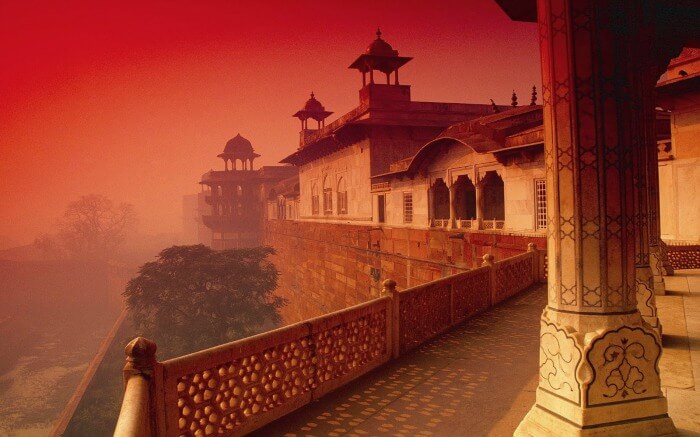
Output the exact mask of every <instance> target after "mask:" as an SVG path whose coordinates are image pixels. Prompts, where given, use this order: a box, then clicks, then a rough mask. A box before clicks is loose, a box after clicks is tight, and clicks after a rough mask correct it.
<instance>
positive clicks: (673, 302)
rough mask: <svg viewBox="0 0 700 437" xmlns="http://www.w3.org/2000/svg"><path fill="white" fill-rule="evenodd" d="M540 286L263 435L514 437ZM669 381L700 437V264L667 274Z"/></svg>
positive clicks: (532, 358)
mask: <svg viewBox="0 0 700 437" xmlns="http://www.w3.org/2000/svg"><path fill="white" fill-rule="evenodd" d="M545 287H546V286H545V285H544V284H543V285H539V286H537V287H535V288H532V289H530V290H528V291H525V292H524V293H522V294H520V295H519V296H516V297H515V298H512V299H510V300H508V301H507V302H505V303H504V304H502V305H500V306H498V307H496V308H494V309H492V310H490V311H488V312H486V313H484V314H482V315H480V316H477V317H474V318H473V319H470V320H468V321H467V322H466V323H465V324H463V325H461V326H459V327H457V328H455V329H453V330H452V331H449V332H448V333H446V334H444V335H442V336H440V337H438V338H437V339H435V340H434V341H431V342H428V343H426V344H425V345H423V346H421V347H420V348H418V349H417V350H415V351H413V352H411V353H408V354H406V355H404V356H401V357H400V358H399V359H398V360H395V361H392V362H390V363H388V364H387V365H385V366H383V367H381V368H379V369H377V370H375V371H373V372H371V373H369V374H368V375H366V376H364V377H362V378H360V379H359V380H358V381H355V382H352V383H350V384H349V386H347V387H344V388H341V389H339V390H337V391H335V392H333V393H330V394H328V395H326V396H325V397H323V398H321V399H320V400H319V401H317V402H314V403H312V404H309V405H307V406H306V407H303V408H302V409H300V410H298V411H297V412H295V413H292V414H290V415H288V416H286V417H284V418H282V419H279V420H278V421H276V422H273V423H271V424H270V425H268V426H267V427H265V428H262V429H260V430H258V431H257V432H255V433H254V434H253V435H256V436H289V437H292V436H377V435H398V436H401V435H404V436H456V435H469V436H481V435H490V436H507V435H512V434H513V431H514V430H515V428H516V427H517V425H518V424H519V423H520V420H521V419H522V418H523V417H524V416H525V414H526V413H527V411H528V410H529V409H530V407H531V406H532V405H533V404H534V401H535V389H536V387H537V367H538V362H537V361H538V355H539V352H538V348H539V317H540V314H541V312H542V309H543V308H544V306H545V303H546V291H545ZM666 287H667V290H668V294H667V295H666V296H657V299H658V301H657V305H658V308H659V315H660V318H661V321H662V323H663V327H664V340H663V342H664V355H663V356H662V359H661V364H660V367H661V375H662V385H663V386H664V391H665V393H666V395H667V397H668V401H669V413H670V415H671V417H672V418H673V419H674V421H675V424H676V426H677V427H678V429H679V430H680V431H681V435H689V436H700V391H696V389H697V388H700V270H681V271H678V272H676V275H675V276H673V277H667V278H666Z"/></svg>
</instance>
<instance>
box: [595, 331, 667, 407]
mask: <svg viewBox="0 0 700 437" xmlns="http://www.w3.org/2000/svg"><path fill="white" fill-rule="evenodd" d="M660 354H661V345H660V344H659V341H658V339H657V337H656V336H655V335H654V333H653V332H652V331H647V330H645V329H644V328H642V327H635V328H630V327H626V326H623V327H621V328H619V329H617V330H615V331H608V332H607V333H606V334H605V335H603V336H602V337H599V338H597V339H596V340H595V341H594V342H593V343H592V344H591V348H590V350H589V351H588V361H589V363H590V365H591V368H592V370H593V380H592V381H591V383H590V385H589V387H588V405H597V404H604V403H610V402H619V401H624V400H630V399H643V398H648V397H655V396H660V394H661V393H660V382H659V369H658V361H659V357H660Z"/></svg>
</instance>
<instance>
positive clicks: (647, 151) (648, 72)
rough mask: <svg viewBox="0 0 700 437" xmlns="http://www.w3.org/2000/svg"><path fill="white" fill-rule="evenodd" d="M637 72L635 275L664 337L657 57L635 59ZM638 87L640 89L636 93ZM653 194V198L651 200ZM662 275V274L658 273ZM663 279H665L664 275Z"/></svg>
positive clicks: (641, 304)
mask: <svg viewBox="0 0 700 437" xmlns="http://www.w3.org/2000/svg"><path fill="white" fill-rule="evenodd" d="M635 62H636V65H637V68H638V71H637V74H636V75H635V77H631V78H628V81H629V82H628V86H629V87H630V89H631V90H632V91H633V92H632V93H630V94H631V95H630V96H629V97H628V101H629V102H630V104H631V106H633V107H634V108H635V109H636V111H638V112H639V115H637V116H635V117H629V120H630V121H629V123H628V124H629V126H630V128H631V129H634V130H636V131H637V132H638V138H635V139H634V140H633V142H632V146H633V147H636V148H638V149H639V153H635V154H633V155H632V168H633V177H634V225H635V228H636V229H635V231H636V234H635V276H636V287H637V292H636V296H637V308H638V309H639V312H640V314H641V315H642V318H643V319H644V321H645V322H647V323H648V324H649V325H650V326H651V327H652V328H653V329H654V330H655V331H656V332H657V334H658V335H659V337H661V325H660V323H659V318H658V314H657V309H656V297H655V293H654V275H653V272H652V269H651V266H650V261H651V256H650V255H651V250H652V244H653V245H655V246H656V247H658V235H659V234H658V233H659V232H660V228H659V227H658V220H657V215H655V214H654V213H653V210H652V203H658V188H657V184H653V182H652V180H651V179H652V176H653V177H655V178H657V179H658V174H657V172H658V170H657V172H653V174H652V168H651V167H652V165H654V166H656V165H658V160H657V158H656V156H657V148H656V130H655V126H654V124H655V119H656V114H655V109H654V108H655V106H656V105H655V99H654V93H653V92H651V91H649V90H653V89H654V86H655V84H656V79H657V78H658V74H657V66H656V59H655V58H653V57H650V56H645V57H643V58H640V59H637V60H635ZM634 90H636V91H637V92H634ZM652 196H653V199H652ZM659 278H660V276H659ZM661 280H662V281H663V278H661Z"/></svg>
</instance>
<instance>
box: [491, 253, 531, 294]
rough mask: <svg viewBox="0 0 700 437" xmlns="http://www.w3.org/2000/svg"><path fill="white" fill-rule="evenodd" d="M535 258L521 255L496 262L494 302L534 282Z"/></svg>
mask: <svg viewBox="0 0 700 437" xmlns="http://www.w3.org/2000/svg"><path fill="white" fill-rule="evenodd" d="M532 260H533V258H532V257H531V256H529V254H528V256H523V255H521V256H519V257H514V258H511V259H508V260H505V261H500V262H497V263H496V264H495V266H494V267H495V268H496V290H495V291H496V292H495V296H494V303H498V302H501V301H502V300H505V299H507V298H509V297H511V296H513V295H515V294H517V293H518V292H520V291H522V290H524V289H525V288H527V287H529V286H530V285H531V284H532V283H533V265H532Z"/></svg>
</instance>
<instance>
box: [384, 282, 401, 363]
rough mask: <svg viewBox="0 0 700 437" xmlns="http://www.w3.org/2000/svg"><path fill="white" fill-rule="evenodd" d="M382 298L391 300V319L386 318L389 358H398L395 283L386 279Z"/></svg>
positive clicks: (398, 334) (398, 318) (398, 324)
mask: <svg viewBox="0 0 700 437" xmlns="http://www.w3.org/2000/svg"><path fill="white" fill-rule="evenodd" d="M382 285H383V288H382V296H388V297H389V298H391V317H389V318H387V320H388V322H389V323H390V324H391V327H390V329H391V338H390V339H389V340H390V341H391V357H392V358H398V357H399V353H400V350H401V349H400V348H401V337H400V336H401V326H400V321H401V317H400V314H399V303H400V302H399V299H400V297H399V294H398V293H397V292H396V281H394V280H393V279H386V280H384V282H383V283H382Z"/></svg>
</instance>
